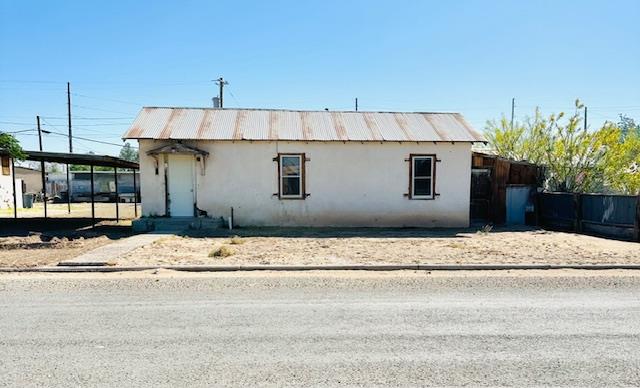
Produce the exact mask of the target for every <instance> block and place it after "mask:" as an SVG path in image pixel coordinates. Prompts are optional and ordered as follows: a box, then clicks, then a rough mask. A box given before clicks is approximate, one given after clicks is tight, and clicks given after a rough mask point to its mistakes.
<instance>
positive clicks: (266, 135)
mask: <svg viewBox="0 0 640 388" xmlns="http://www.w3.org/2000/svg"><path fill="white" fill-rule="evenodd" d="M123 138H125V139H176V140H188V139H192V140H305V141H447V142H448V141H463V142H484V141H485V139H484V137H482V135H481V134H480V133H478V132H477V131H476V130H475V129H473V127H472V126H471V125H469V123H467V122H466V121H465V119H464V118H463V117H462V115H461V114H459V113H428V112H411V113H409V112H407V113H404V112H336V111H293V110H276V109H216V108H152V107H146V108H142V110H141V111H140V113H139V114H138V117H136V119H135V121H134V122H133V124H132V125H131V127H130V128H129V130H128V131H127V132H126V133H125V134H124V136H123Z"/></svg>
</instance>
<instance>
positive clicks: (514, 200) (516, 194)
mask: <svg viewBox="0 0 640 388" xmlns="http://www.w3.org/2000/svg"><path fill="white" fill-rule="evenodd" d="M531 190H532V188H531V187H530V186H508V187H507V225H524V224H525V212H526V210H527V205H529V198H530V196H531Z"/></svg>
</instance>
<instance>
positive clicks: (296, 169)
mask: <svg viewBox="0 0 640 388" xmlns="http://www.w3.org/2000/svg"><path fill="white" fill-rule="evenodd" d="M282 175H283V176H291V175H293V176H299V175H300V157H298V156H283V157H282Z"/></svg>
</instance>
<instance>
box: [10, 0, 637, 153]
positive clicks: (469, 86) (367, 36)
mask: <svg viewBox="0 0 640 388" xmlns="http://www.w3.org/2000/svg"><path fill="white" fill-rule="evenodd" d="M0 53H1V54H0V129H2V130H5V131H18V130H23V129H30V128H33V127H34V126H35V115H37V114H39V115H41V116H43V117H44V121H43V122H44V123H45V126H44V128H45V129H48V130H52V131H59V132H65V131H66V119H65V116H66V82H67V81H69V82H71V86H72V93H73V95H72V100H73V101H72V104H73V106H72V110H73V115H74V117H76V118H77V119H76V120H74V133H75V134H77V136H80V137H84V138H89V139H93V140H101V141H106V142H115V143H119V144H121V143H122V141H121V140H120V135H121V134H122V133H123V132H124V131H125V130H126V128H127V126H128V124H129V123H130V122H131V121H132V120H133V118H134V117H135V115H136V113H137V111H138V110H139V109H140V107H141V106H143V105H146V106H209V105H210V102H211V97H213V96H214V95H215V94H216V93H217V90H216V87H215V85H214V84H213V82H211V80H212V79H214V78H217V77H218V76H224V77H225V78H226V79H228V80H229V82H230V85H229V87H228V89H227V90H228V93H225V106H226V107H259V108H292V109H323V108H325V107H326V108H329V109H332V110H349V109H353V99H354V98H355V97H358V98H359V102H360V109H362V110H392V111H396V110H397V111H459V112H461V113H462V114H464V115H465V117H467V119H468V120H469V121H470V122H471V123H472V124H473V125H474V126H475V127H476V128H478V129H482V128H483V127H484V123H485V121H486V120H487V119H491V118H499V117H500V115H501V113H509V112H510V103H511V98H512V97H515V98H516V117H517V118H519V119H522V118H524V117H525V116H526V115H530V114H531V113H532V112H533V109H534V108H535V106H540V107H541V108H542V110H543V113H552V112H558V111H560V110H564V111H570V110H572V106H573V101H574V100H575V98H577V97H579V98H581V99H582V101H583V102H584V103H585V104H586V105H587V106H588V107H589V121H590V123H591V126H592V127H595V126H597V125H599V124H601V123H602V122H603V121H604V120H607V119H609V120H615V119H616V118H617V115H618V114H619V113H624V114H627V115H629V116H631V117H633V118H635V119H636V120H638V119H640V88H639V86H640V1H637V0H629V1H570V0H567V1H488V0H487V1H417V0H416V1H373V0H370V1H329V0H323V1H202V2H198V1H153V2H151V1H149V2H142V1H139V2H133V1H102V2H93V1H59V2H53V1H12V0H0ZM19 139H20V140H21V141H22V142H23V144H24V146H25V147H26V148H28V149H35V148H36V147H37V137H36V136H34V134H33V133H32V132H24V133H21V134H19ZM44 142H45V149H46V150H50V151H65V150H66V147H67V145H66V144H67V140H66V139H65V138H64V137H63V136H56V135H47V136H45V140H44ZM74 144H75V145H76V146H75V148H76V151H78V152H87V151H89V150H93V151H94V152H96V153H109V154H114V153H117V152H118V151H119V147H117V146H107V145H102V144H99V143H94V142H90V141H87V140H80V139H78V140H76V141H75V142H74Z"/></svg>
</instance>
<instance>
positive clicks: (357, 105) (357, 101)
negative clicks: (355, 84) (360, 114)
mask: <svg viewBox="0 0 640 388" xmlns="http://www.w3.org/2000/svg"><path fill="white" fill-rule="evenodd" d="M357 111H358V97H356V112H357Z"/></svg>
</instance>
